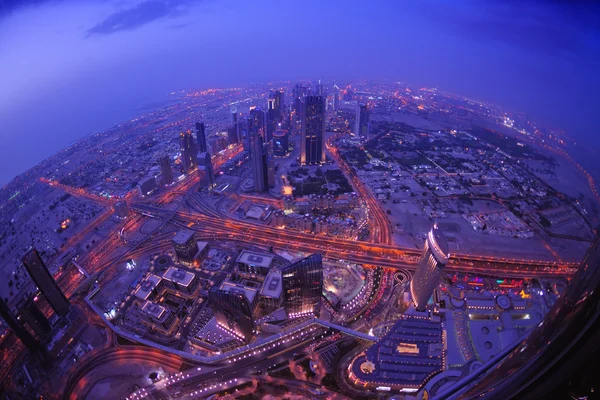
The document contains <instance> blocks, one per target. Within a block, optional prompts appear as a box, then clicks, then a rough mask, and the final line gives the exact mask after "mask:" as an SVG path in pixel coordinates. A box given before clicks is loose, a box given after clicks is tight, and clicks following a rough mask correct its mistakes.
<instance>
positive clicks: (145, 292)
mask: <svg viewBox="0 0 600 400" xmlns="http://www.w3.org/2000/svg"><path fill="white" fill-rule="evenodd" d="M160 281H161V279H160V277H159V276H156V275H154V274H150V275H149V276H148V277H147V278H146V280H144V281H143V282H142V284H141V285H140V287H139V288H138V289H137V290H136V291H135V296H136V297H137V298H139V299H142V300H146V299H147V298H148V296H150V294H151V293H152V291H153V290H154V288H155V287H157V286H158V284H159V283H160Z"/></svg>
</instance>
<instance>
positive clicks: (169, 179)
mask: <svg viewBox="0 0 600 400" xmlns="http://www.w3.org/2000/svg"><path fill="white" fill-rule="evenodd" d="M158 163H159V164H160V171H161V173H162V178H161V182H162V184H163V185H170V184H171V183H173V171H172V170H171V162H170V161H169V156H162V157H161V158H159V159H158Z"/></svg>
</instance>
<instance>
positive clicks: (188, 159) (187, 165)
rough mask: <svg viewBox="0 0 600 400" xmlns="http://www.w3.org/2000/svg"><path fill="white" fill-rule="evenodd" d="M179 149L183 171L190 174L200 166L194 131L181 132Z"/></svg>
mask: <svg viewBox="0 0 600 400" xmlns="http://www.w3.org/2000/svg"><path fill="white" fill-rule="evenodd" d="M179 150H180V151H181V172H183V173H184V174H189V173H190V172H192V171H193V170H194V169H196V167H197V166H198V160H197V155H198V144H197V141H196V140H194V136H193V135H192V131H191V130H188V131H187V132H181V133H180V134H179Z"/></svg>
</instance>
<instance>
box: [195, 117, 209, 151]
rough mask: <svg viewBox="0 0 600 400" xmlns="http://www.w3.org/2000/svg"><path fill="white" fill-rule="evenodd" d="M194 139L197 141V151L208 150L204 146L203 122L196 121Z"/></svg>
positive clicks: (204, 132)
mask: <svg viewBox="0 0 600 400" xmlns="http://www.w3.org/2000/svg"><path fill="white" fill-rule="evenodd" d="M196 139H197V141H198V153H204V152H205V151H208V150H207V147H206V130H205V126H204V122H196Z"/></svg>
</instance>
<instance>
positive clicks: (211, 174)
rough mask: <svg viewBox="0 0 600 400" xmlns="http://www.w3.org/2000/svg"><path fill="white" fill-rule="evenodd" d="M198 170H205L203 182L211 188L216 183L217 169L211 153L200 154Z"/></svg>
mask: <svg viewBox="0 0 600 400" xmlns="http://www.w3.org/2000/svg"><path fill="white" fill-rule="evenodd" d="M198 171H200V172H204V176H203V179H202V182H201V183H202V184H204V185H205V186H207V187H209V188H210V187H212V186H213V185H214V184H215V171H214V170H213V165H212V160H211V158H210V154H209V153H207V152H204V153H200V154H198Z"/></svg>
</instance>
